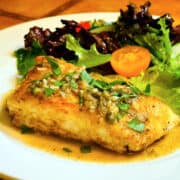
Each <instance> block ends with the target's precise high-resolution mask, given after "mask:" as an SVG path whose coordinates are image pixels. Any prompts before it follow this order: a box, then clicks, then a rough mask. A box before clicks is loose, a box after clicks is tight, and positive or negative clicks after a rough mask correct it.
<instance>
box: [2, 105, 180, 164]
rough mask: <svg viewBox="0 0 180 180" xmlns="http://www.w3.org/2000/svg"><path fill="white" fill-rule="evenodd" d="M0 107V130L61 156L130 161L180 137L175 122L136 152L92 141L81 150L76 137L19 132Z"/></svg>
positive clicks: (167, 148) (170, 146) (168, 148)
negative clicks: (86, 150)
mask: <svg viewBox="0 0 180 180" xmlns="http://www.w3.org/2000/svg"><path fill="white" fill-rule="evenodd" d="M0 109H1V112H0V131H3V132H4V133H6V134H8V135H9V136H10V137H11V138H15V139H18V140H19V141H21V142H23V143H25V144H27V145H30V146H32V147H35V148H38V149H41V150H43V151H46V152H48V153H52V154H55V155H58V156H61V157H65V158H70V159H76V160H81V161H94V162H133V161H143V160H150V159H155V158H158V157H161V156H165V155H167V154H170V153H172V152H174V151H175V150H177V149H179V148H180V141H179V140H178V139H180V126H177V127H175V128H174V129H172V130H171V131H170V132H169V134H168V135H166V136H165V137H164V138H162V139H161V140H159V141H157V142H156V143H154V144H153V145H151V146H150V147H149V148H147V149H146V150H145V151H143V152H140V153H136V154H131V155H130V154H129V155H120V154H118V153H115V152H112V151H108V150H105V149H103V148H100V147H99V146H96V145H92V146H91V147H92V150H91V152H90V153H82V152H81V151H80V147H81V145H82V144H81V143H79V142H77V141H73V140H67V139H63V138H60V137H54V136H47V135H42V134H40V133H33V134H22V133H21V132H20V130H19V129H17V128H15V127H13V126H12V125H11V122H10V117H9V116H8V113H7V112H6V110H5V108H4V106H3V108H0ZM63 148H68V149H70V150H71V151H72V152H66V151H64V150H63Z"/></svg>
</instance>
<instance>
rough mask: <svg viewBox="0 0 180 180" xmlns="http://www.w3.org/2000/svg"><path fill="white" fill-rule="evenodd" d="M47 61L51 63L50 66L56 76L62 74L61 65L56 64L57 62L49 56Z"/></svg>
mask: <svg viewBox="0 0 180 180" xmlns="http://www.w3.org/2000/svg"><path fill="white" fill-rule="evenodd" d="M46 59H47V61H48V62H49V64H50V65H51V68H52V72H53V74H54V75H56V76H58V75H60V74H61V69H60V67H59V64H58V63H57V62H56V60H55V59H53V58H51V57H49V56H46Z"/></svg>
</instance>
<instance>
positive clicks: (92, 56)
mask: <svg viewBox="0 0 180 180" xmlns="http://www.w3.org/2000/svg"><path fill="white" fill-rule="evenodd" d="M66 48H67V49H69V50H72V51H74V52H75V54H76V55H77V56H78V60H75V61H74V64H75V65H77V66H86V68H91V67H95V66H99V65H101V64H105V63H107V62H109V60H110V57H111V54H101V53H99V52H98V51H97V49H96V45H95V44H93V45H91V47H90V49H85V48H83V47H82V46H81V45H80V44H79V41H78V40H76V39H75V38H74V37H73V36H72V35H71V34H67V35H66Z"/></svg>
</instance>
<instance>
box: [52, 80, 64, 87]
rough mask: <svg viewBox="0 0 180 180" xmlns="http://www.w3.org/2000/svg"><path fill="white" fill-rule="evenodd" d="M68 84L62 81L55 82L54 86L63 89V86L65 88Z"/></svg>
mask: <svg viewBox="0 0 180 180" xmlns="http://www.w3.org/2000/svg"><path fill="white" fill-rule="evenodd" d="M65 83H66V81H64V80H60V81H58V80H57V81H55V82H54V85H55V86H58V87H61V86H63V85H64V84H65Z"/></svg>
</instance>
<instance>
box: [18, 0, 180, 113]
mask: <svg viewBox="0 0 180 180" xmlns="http://www.w3.org/2000/svg"><path fill="white" fill-rule="evenodd" d="M127 7H128V8H127V10H124V11H123V10H120V15H119V16H118V17H117V20H116V21H114V22H106V20H90V21H83V22H76V21H73V20H72V21H69V20H61V22H62V23H63V25H64V26H63V27H59V28H56V30H55V31H51V30H49V29H45V30H43V29H42V28H41V27H37V26H34V27H32V28H30V30H29V32H28V33H27V34H26V35H25V36H24V40H25V41H24V42H25V46H24V47H23V48H21V49H18V50H16V51H15V56H16V58H17V69H18V72H19V74H20V75H21V77H22V78H24V77H25V76H26V74H27V73H28V71H29V70H30V69H32V68H33V66H34V64H35V57H36V56H38V55H46V56H53V57H56V58H61V59H64V60H66V61H68V62H70V63H73V64H75V65H77V66H85V67H86V70H87V72H88V73H91V72H96V73H100V74H102V75H107V76H110V77H112V78H115V79H123V80H125V81H127V82H129V83H131V84H132V85H133V86H135V87H137V88H138V89H140V90H142V91H144V89H146V90H147V91H148V93H150V95H153V96H156V97H158V98H160V99H161V100H162V101H164V102H165V103H167V104H168V105H169V106H170V107H171V108H172V109H173V110H174V112H176V113H177V114H178V115H180V38H179V37H180V33H179V32H180V31H179V29H178V28H179V26H177V27H173V19H172V17H171V16H170V15H168V14H165V15H163V16H160V17H157V18H153V17H152V15H151V14H150V13H149V7H150V2H146V3H145V4H144V5H142V6H141V7H140V9H137V8H136V7H135V5H133V4H129V5H128V6H127ZM126 46H140V47H143V48H146V49H147V50H148V51H149V53H150V57H151V60H150V63H149V65H148V67H147V68H146V69H145V70H143V71H142V72H141V73H140V74H138V75H136V76H132V77H126V76H122V75H121V74H120V75H119V74H117V73H116V72H115V71H114V69H113V68H112V66H111V63H110V60H111V58H112V54H113V53H114V52H115V51H117V50H118V49H121V48H123V47H126ZM120 60H121V59H120ZM140 61H141V59H138V62H140ZM131 65H132V64H129V66H131ZM132 66H133V65H132Z"/></svg>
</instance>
